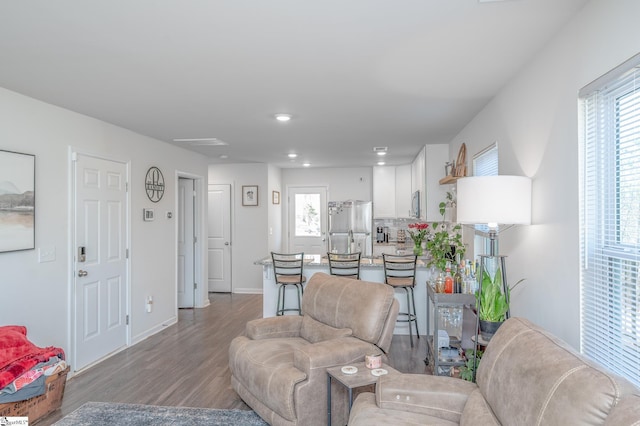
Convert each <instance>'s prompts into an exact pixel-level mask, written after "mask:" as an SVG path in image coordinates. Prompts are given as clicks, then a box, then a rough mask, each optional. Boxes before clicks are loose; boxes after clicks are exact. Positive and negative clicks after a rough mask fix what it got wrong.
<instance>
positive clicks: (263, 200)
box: [209, 163, 271, 293]
mask: <svg viewBox="0 0 640 426" xmlns="http://www.w3.org/2000/svg"><path fill="white" fill-rule="evenodd" d="M268 180H269V166H268V165H267V164H255V163H249V164H215V165H209V184H229V185H231V193H232V196H231V205H232V206H231V209H232V211H231V265H232V266H231V286H232V289H231V291H232V292H233V293H262V267H261V266H256V265H254V264H253V262H255V261H256V260H258V259H262V258H263V257H265V256H268V255H269V235H268V232H269V226H268V224H269V212H270V209H271V189H270V186H269V181H268ZM242 185H258V205H257V206H243V205H242Z"/></svg>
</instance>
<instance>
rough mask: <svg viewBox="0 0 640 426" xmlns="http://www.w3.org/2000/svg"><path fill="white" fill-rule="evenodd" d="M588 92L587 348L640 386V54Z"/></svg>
mask: <svg viewBox="0 0 640 426" xmlns="http://www.w3.org/2000/svg"><path fill="white" fill-rule="evenodd" d="M580 98H581V107H582V118H583V125H584V128H583V134H582V141H581V149H582V152H581V199H580V205H581V206H580V225H581V241H580V243H581V244H580V247H581V252H582V253H581V350H582V352H583V353H584V354H585V355H586V356H588V357H590V358H592V359H593V360H595V361H596V362H598V363H600V364H602V365H604V366H606V367H607V368H609V369H611V370H613V371H614V372H616V373H618V374H620V375H622V376H625V377H627V378H628V379H629V380H630V381H632V382H633V383H635V384H636V385H638V386H640V284H639V281H638V267H639V266H640V55H638V56H636V57H634V58H632V59H631V60H630V61H627V62H626V63H625V64H623V65H621V66H620V67H618V68H616V69H615V70H613V71H611V72H610V73H608V74H607V75H605V76H603V77H602V78H600V79H598V80H596V81H595V82H593V83H591V84H590V85H589V86H587V87H585V88H584V89H583V90H581V92H580Z"/></svg>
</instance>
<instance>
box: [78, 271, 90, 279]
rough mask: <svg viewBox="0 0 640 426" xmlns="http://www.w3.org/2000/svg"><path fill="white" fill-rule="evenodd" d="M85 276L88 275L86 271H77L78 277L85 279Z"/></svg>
mask: <svg viewBox="0 0 640 426" xmlns="http://www.w3.org/2000/svg"><path fill="white" fill-rule="evenodd" d="M87 275H89V273H88V272H87V271H83V270H82V269H80V270H79V271H78V276H79V277H86V276H87Z"/></svg>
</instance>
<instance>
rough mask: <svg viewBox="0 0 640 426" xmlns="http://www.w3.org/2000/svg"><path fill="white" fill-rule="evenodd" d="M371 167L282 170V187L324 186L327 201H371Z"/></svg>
mask: <svg viewBox="0 0 640 426" xmlns="http://www.w3.org/2000/svg"><path fill="white" fill-rule="evenodd" d="M372 180H373V168H372V167H350V168H341V167H336V168H308V169H282V185H283V188H285V191H286V187H287V186H326V187H328V188H329V191H328V192H327V201H341V200H362V201H371V199H372V192H371V191H372V188H373V186H372V185H373V183H372Z"/></svg>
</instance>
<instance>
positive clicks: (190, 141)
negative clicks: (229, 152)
mask: <svg viewBox="0 0 640 426" xmlns="http://www.w3.org/2000/svg"><path fill="white" fill-rule="evenodd" d="M173 141H174V142H179V143H184V144H187V145H193V146H226V145H229V144H228V143H226V142H225V141H223V140H220V139H218V138H185V139H174V140H173Z"/></svg>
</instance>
